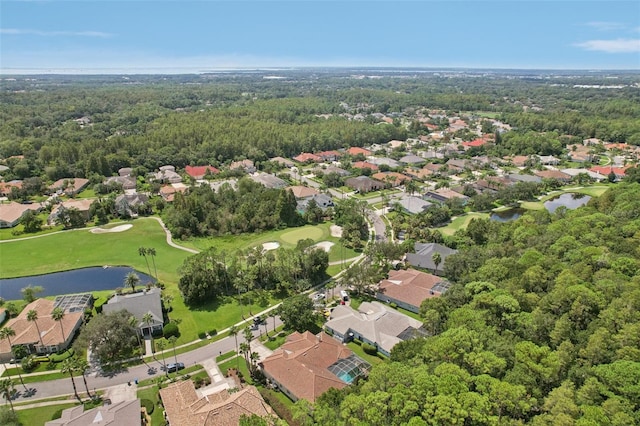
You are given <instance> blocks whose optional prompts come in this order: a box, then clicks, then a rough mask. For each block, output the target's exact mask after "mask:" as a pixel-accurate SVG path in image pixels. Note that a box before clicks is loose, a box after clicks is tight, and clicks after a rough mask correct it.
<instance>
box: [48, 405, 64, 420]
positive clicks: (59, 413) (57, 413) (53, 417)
mask: <svg viewBox="0 0 640 426" xmlns="http://www.w3.org/2000/svg"><path fill="white" fill-rule="evenodd" d="M62 410H63V409H62V408H61V409H59V410H56V411H54V412H53V414H52V415H51V420H58V419H59V418H60V417H62Z"/></svg>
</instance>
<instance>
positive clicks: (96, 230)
mask: <svg viewBox="0 0 640 426" xmlns="http://www.w3.org/2000/svg"><path fill="white" fill-rule="evenodd" d="M132 226H133V225H131V224H130V223H129V224H126V225H118V226H115V227H113V228H108V229H105V228H93V229H92V230H91V233H92V234H105V233H107V232H124V231H126V230H127V229H131V227H132Z"/></svg>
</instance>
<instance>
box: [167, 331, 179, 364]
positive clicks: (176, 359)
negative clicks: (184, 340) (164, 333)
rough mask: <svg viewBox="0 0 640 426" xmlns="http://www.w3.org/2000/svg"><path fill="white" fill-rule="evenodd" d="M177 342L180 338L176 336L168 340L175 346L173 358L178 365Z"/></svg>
mask: <svg viewBox="0 0 640 426" xmlns="http://www.w3.org/2000/svg"><path fill="white" fill-rule="evenodd" d="M176 340H178V338H177V337H176V336H171V337H169V338H168V339H167V341H168V342H169V343H171V346H173V358H174V359H175V363H176V364H177V363H178V355H176Z"/></svg>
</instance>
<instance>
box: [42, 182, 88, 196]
mask: <svg viewBox="0 0 640 426" xmlns="http://www.w3.org/2000/svg"><path fill="white" fill-rule="evenodd" d="M87 185H89V179H85V178H64V179H58V180H57V181H55V182H54V183H52V184H51V185H49V187H48V189H49V191H50V192H51V193H52V194H54V193H58V194H65V195H67V196H68V197H73V196H75V195H77V194H78V193H79V192H80V191H82V190H83V189H84V188H85V187H86V186H87Z"/></svg>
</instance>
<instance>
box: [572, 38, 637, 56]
mask: <svg viewBox="0 0 640 426" xmlns="http://www.w3.org/2000/svg"><path fill="white" fill-rule="evenodd" d="M575 46H577V47H580V48H582V49H584V50H592V51H596V52H606V53H640V39H629V38H617V39H615V40H589V41H585V42H582V43H576V44H575Z"/></svg>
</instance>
